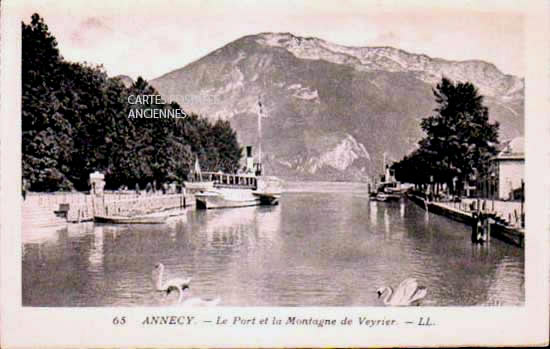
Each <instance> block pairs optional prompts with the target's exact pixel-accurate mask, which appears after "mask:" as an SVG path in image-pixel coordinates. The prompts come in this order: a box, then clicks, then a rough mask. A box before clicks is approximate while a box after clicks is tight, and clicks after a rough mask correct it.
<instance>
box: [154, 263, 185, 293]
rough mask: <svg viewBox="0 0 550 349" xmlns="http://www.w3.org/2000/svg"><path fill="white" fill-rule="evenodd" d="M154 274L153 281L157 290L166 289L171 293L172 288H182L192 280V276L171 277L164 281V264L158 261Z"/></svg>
mask: <svg viewBox="0 0 550 349" xmlns="http://www.w3.org/2000/svg"><path fill="white" fill-rule="evenodd" d="M152 276H153V283H154V284H155V288H156V290H157V291H166V292H167V293H170V290H171V289H173V288H175V289H181V288H182V287H186V286H187V285H189V283H190V282H191V278H185V279H184V278H179V277H176V278H171V279H168V280H166V281H163V279H162V277H163V276H164V265H163V264H162V263H157V264H156V265H155V268H154V269H153V272H152Z"/></svg>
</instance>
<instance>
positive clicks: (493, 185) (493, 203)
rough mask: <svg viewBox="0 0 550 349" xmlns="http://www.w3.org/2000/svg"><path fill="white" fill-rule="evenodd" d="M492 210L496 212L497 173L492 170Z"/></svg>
mask: <svg viewBox="0 0 550 349" xmlns="http://www.w3.org/2000/svg"><path fill="white" fill-rule="evenodd" d="M491 199H492V205H491V211H493V212H495V173H494V172H491Z"/></svg>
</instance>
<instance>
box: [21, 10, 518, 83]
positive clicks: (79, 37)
mask: <svg viewBox="0 0 550 349" xmlns="http://www.w3.org/2000/svg"><path fill="white" fill-rule="evenodd" d="M520 6H521V2H519V1H518V2H516V1H514V0H494V1H493V0H483V1H468V0H465V1H460V2H459V1H441V0H438V1H427V0H424V1H412V0H409V1H408V0H401V1H394V0H388V1H383V0H373V1H366V0H363V1H361V0H337V1H322V0H321V1H305V0H304V1H295V0H280V1H270V0H264V1H253V0H241V1H238V2H237V1H223V0H217V1H215V0H180V1H177V0H157V1H147V0H119V1H105V0H94V1H80V0H72V1H69V0H56V1H52V0H23V1H21V2H20V5H19V10H20V11H19V12H20V16H21V19H22V21H24V22H26V23H28V22H30V16H31V15H32V14H33V13H35V12H37V13H39V14H40V15H41V16H42V17H43V18H44V20H45V22H46V24H47V25H48V27H49V29H50V31H51V32H52V34H53V35H54V36H55V37H56V38H57V41H58V44H59V48H60V51H61V54H62V55H63V57H65V59H67V60H70V61H79V62H88V63H94V64H102V65H103V66H104V67H105V69H106V71H107V73H108V74H109V75H110V76H115V75H119V74H123V75H128V76H130V77H132V78H134V79H135V78H136V77H137V76H142V77H143V78H145V79H153V78H156V77H159V76H161V75H163V74H166V73H168V72H170V71H173V70H175V69H179V68H182V67H184V66H185V65H186V64H188V63H191V62H193V61H195V60H197V59H199V58H201V57H203V56H205V55H207V54H208V53H209V52H211V51H214V50H215V49H217V48H219V47H221V46H224V45H226V44H228V43H229V42H231V41H233V40H236V39H238V38H240V37H242V36H245V35H250V34H256V33H261V32H291V33H293V34H295V35H298V36H312V37H318V38H321V39H324V40H327V41H330V42H333V43H336V44H341V45H347V46H392V47H396V48H400V49H403V50H405V51H408V52H411V53H419V54H426V55H428V56H430V57H438V58H444V59H448V60H470V59H479V60H484V61H487V62H491V63H493V64H495V65H496V66H497V68H499V69H500V70H501V71H502V72H504V73H506V74H513V75H517V76H521V77H523V76H524V75H525V70H526V69H525V64H524V57H523V56H524V44H525V42H524V41H525V40H524V28H523V27H524V22H525V14H524V11H525V10H524V9H522V8H521V7H520Z"/></svg>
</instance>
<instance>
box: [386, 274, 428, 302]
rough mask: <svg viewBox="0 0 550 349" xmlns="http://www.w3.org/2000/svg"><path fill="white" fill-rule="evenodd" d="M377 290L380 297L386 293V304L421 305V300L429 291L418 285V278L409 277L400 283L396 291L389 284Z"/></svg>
mask: <svg viewBox="0 0 550 349" xmlns="http://www.w3.org/2000/svg"><path fill="white" fill-rule="evenodd" d="M376 292H377V293H378V298H380V297H382V295H383V294H384V293H386V297H385V298H384V300H383V301H384V304H385V305H391V306H407V305H414V304H416V305H419V304H418V303H419V301H420V300H421V299H423V298H424V297H426V293H427V292H428V291H427V289H426V287H423V286H418V283H417V282H416V279H414V278H408V279H405V280H403V281H402V282H401V283H400V284H399V286H398V287H397V289H396V290H395V292H394V290H393V288H391V287H389V286H386V287H381V288H379V289H378V290H377V291H376Z"/></svg>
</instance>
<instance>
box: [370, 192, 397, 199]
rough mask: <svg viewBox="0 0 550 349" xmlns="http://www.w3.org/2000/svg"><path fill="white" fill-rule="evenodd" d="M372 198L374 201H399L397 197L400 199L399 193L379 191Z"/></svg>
mask: <svg viewBox="0 0 550 349" xmlns="http://www.w3.org/2000/svg"><path fill="white" fill-rule="evenodd" d="M374 199H375V200H376V201H399V199H401V195H400V194H389V193H384V192H379V193H378V194H376V196H375V197H374Z"/></svg>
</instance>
